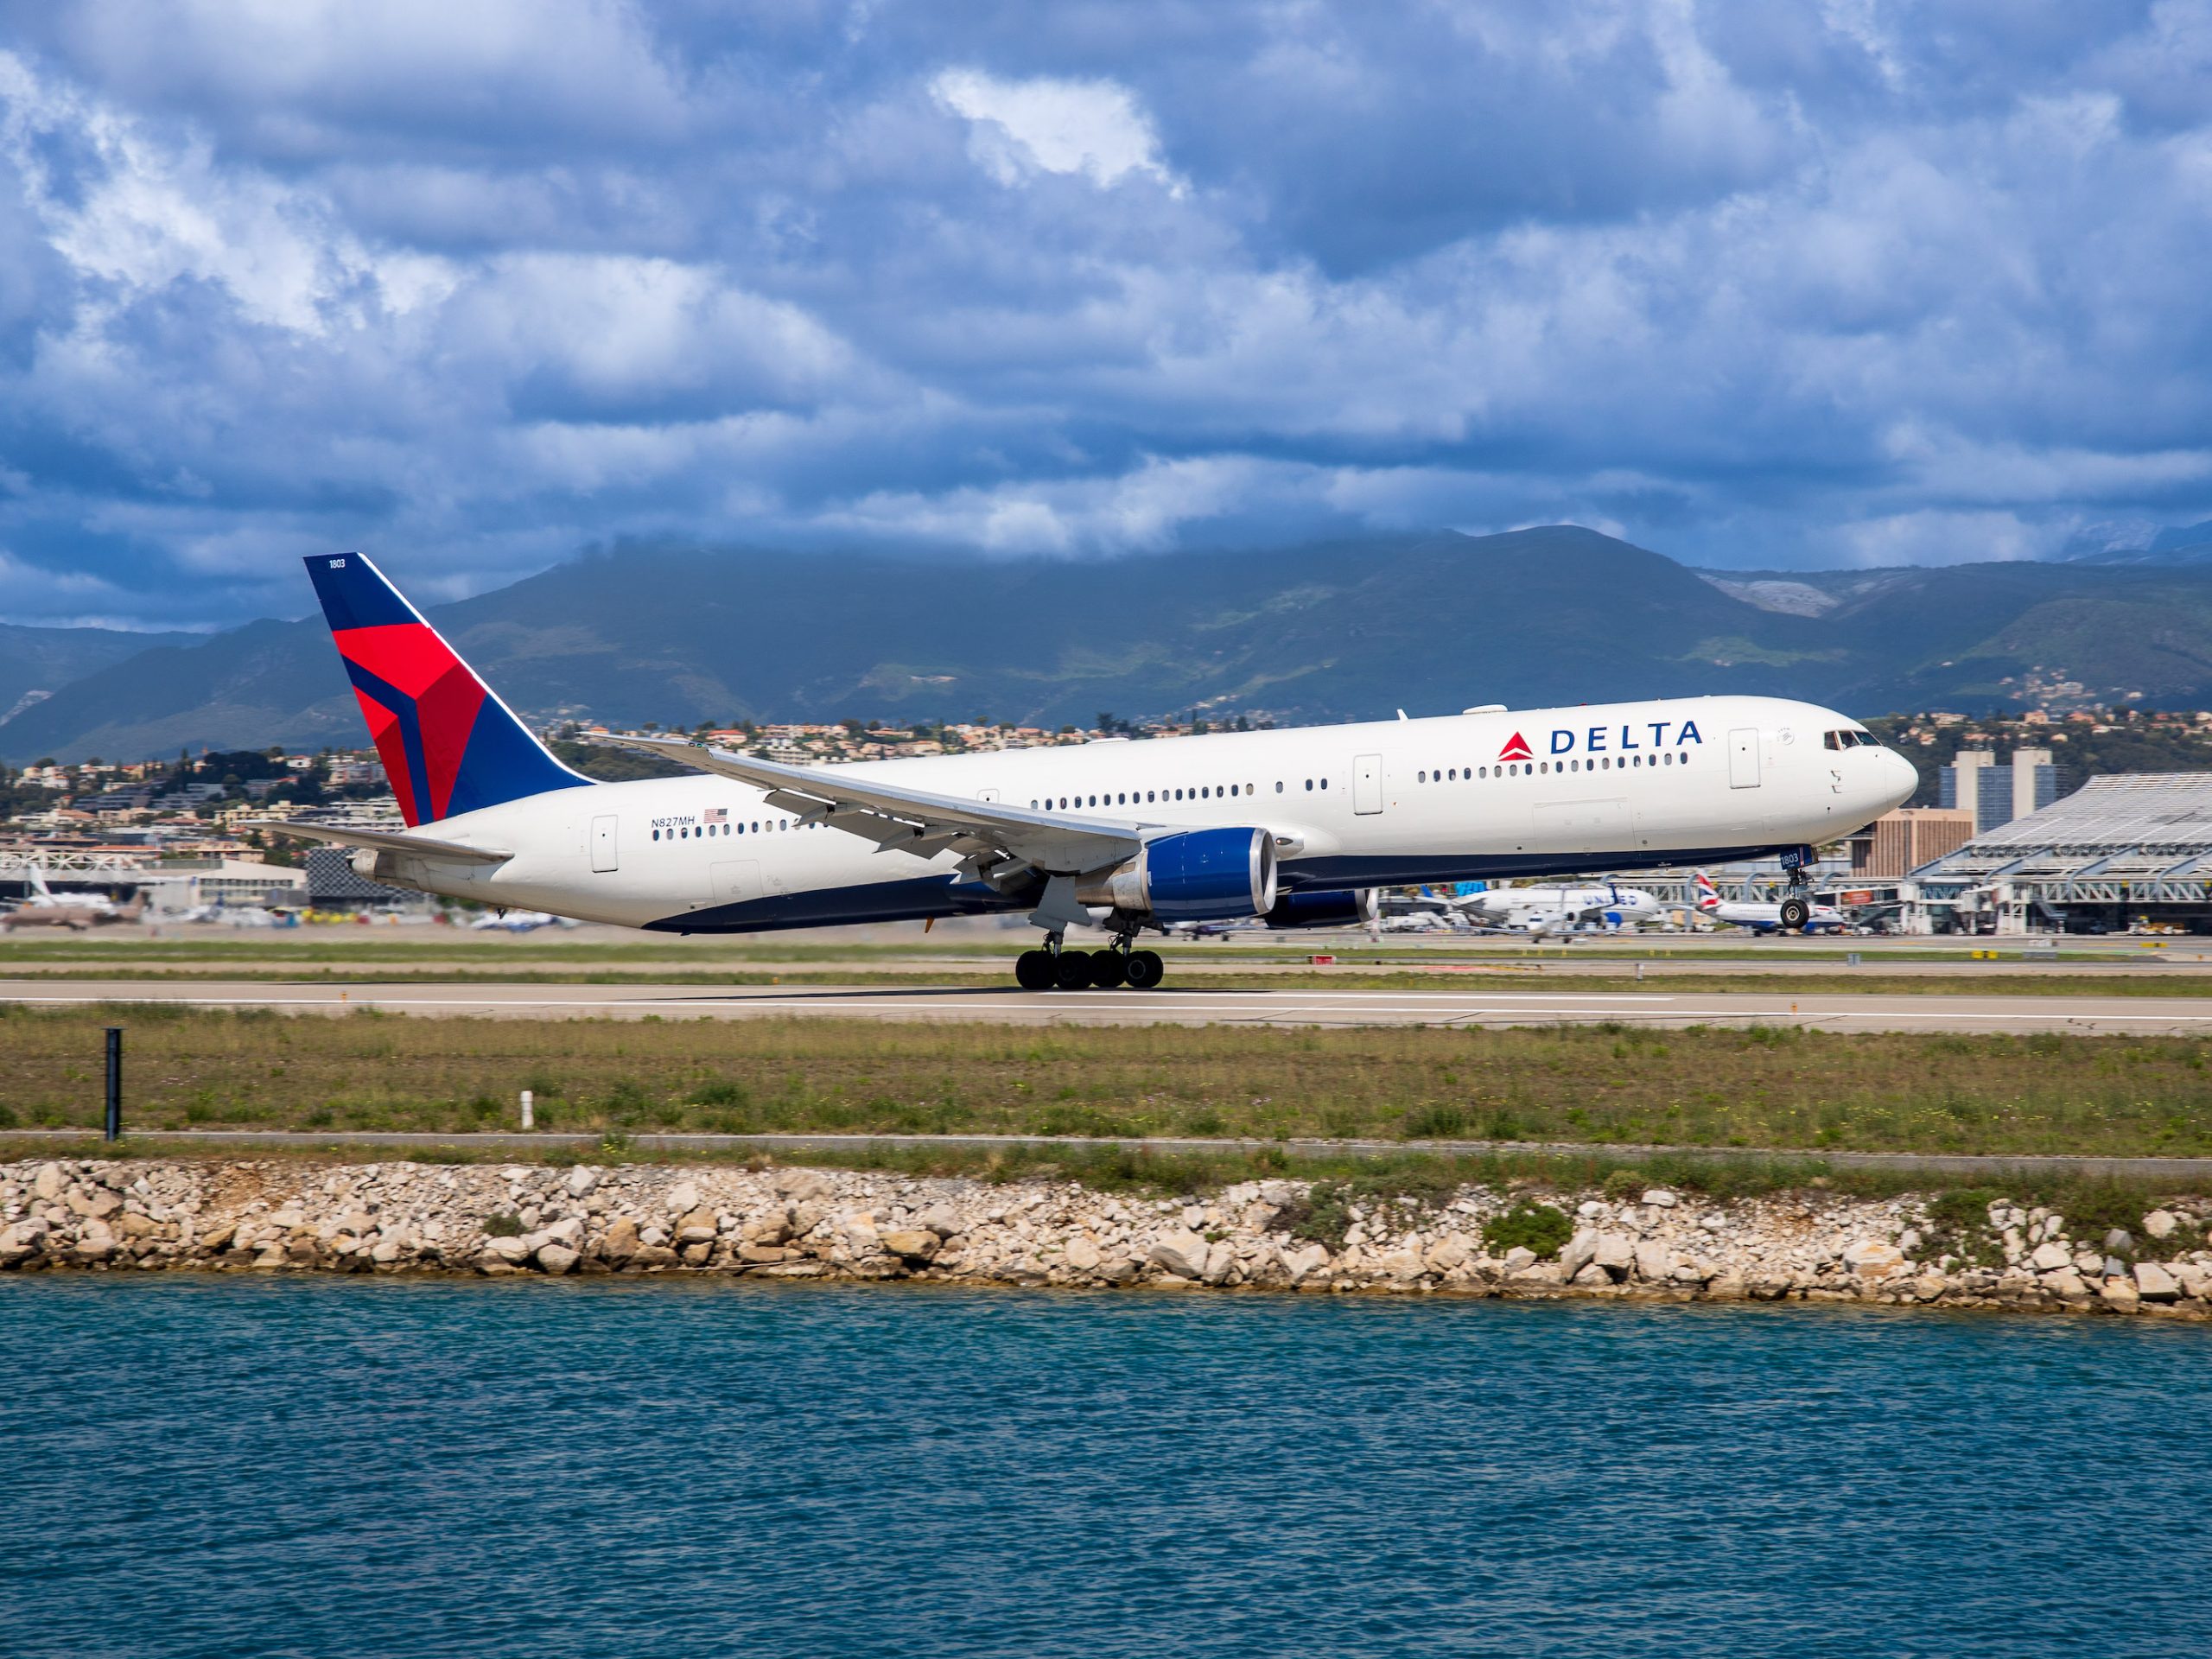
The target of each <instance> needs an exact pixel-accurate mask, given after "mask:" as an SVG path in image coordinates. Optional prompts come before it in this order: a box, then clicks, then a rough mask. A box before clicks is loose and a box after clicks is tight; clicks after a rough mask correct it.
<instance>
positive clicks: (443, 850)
mask: <svg viewBox="0 0 2212 1659" xmlns="http://www.w3.org/2000/svg"><path fill="white" fill-rule="evenodd" d="M240 827H241V828H243V829H265V830H267V831H269V832H270V834H271V835H278V836H299V837H300V838H301V839H302V840H304V841H327V842H330V843H331V844H332V845H333V846H337V847H366V848H370V849H374V850H375V851H377V852H379V853H397V854H398V855H401V856H402V857H405V858H435V859H441V860H443V861H445V862H447V863H451V864H504V863H505V862H506V861H508V860H509V859H511V858H512V857H513V856H514V855H513V854H512V853H509V852H501V851H499V850H498V849H495V848H490V847H469V846H465V845H463V844H462V843H461V842H458V841H441V840H439V839H438V838H437V837H436V836H411V835H408V834H405V833H404V832H403V831H401V830H397V829H342V828H340V826H338V825H336V824H328V823H292V822H290V821H289V820H287V819H283V818H251V819H248V820H247V821H246V822H245V823H244V824H242V825H241V826H240Z"/></svg>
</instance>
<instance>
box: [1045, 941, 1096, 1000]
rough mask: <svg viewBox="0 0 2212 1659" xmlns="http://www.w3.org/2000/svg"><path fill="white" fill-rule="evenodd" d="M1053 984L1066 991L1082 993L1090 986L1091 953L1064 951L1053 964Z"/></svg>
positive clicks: (1086, 951) (1085, 951)
mask: <svg viewBox="0 0 2212 1659" xmlns="http://www.w3.org/2000/svg"><path fill="white" fill-rule="evenodd" d="M1052 982H1053V983H1054V984H1056V985H1058V987H1059V988H1061V989H1062V990H1064V991H1080V990H1084V989H1085V988H1088V987H1089V986H1090V951H1088V950H1063V951H1061V952H1060V954H1059V958H1058V960H1057V961H1056V962H1054V963H1053V964H1052Z"/></svg>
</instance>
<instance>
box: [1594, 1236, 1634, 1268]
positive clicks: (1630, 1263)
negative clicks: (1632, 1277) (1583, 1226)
mask: <svg viewBox="0 0 2212 1659" xmlns="http://www.w3.org/2000/svg"><path fill="white" fill-rule="evenodd" d="M1590 1259H1591V1260H1592V1262H1595V1263H1596V1264H1597V1265H1598V1266H1599V1267H1601V1268H1604V1269H1605V1273H1606V1274H1607V1276H1608V1277H1610V1278H1613V1279H1625V1278H1627V1277H1628V1270H1629V1269H1630V1268H1632V1267H1634V1266H1635V1265H1636V1245H1635V1243H1634V1242H1633V1241H1632V1240H1631V1239H1630V1237H1629V1236H1628V1235H1627V1234H1626V1233H1600V1234H1599V1235H1598V1249H1597V1250H1596V1252H1595V1253H1594V1254H1593V1255H1592V1256H1591V1258H1590Z"/></svg>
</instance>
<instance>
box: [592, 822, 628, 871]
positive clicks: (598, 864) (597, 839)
mask: <svg viewBox="0 0 2212 1659" xmlns="http://www.w3.org/2000/svg"><path fill="white" fill-rule="evenodd" d="M620 822H621V820H620V819H619V818H618V817H615V815H614V814H613V813H612V812H607V813H602V814H601V816H599V817H595V818H594V819H593V820H592V821H591V867H592V868H593V869H594V871H596V872H599V873H600V874H605V873H606V872H607V871H608V870H613V869H619V868H620V861H619V860H618V858H617V855H616V848H615V843H614V830H615V826H616V825H617V824H618V823H620Z"/></svg>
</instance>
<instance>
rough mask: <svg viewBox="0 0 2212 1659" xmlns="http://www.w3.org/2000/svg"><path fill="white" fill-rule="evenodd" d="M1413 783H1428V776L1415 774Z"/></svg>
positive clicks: (1425, 773)
mask: <svg viewBox="0 0 2212 1659" xmlns="http://www.w3.org/2000/svg"><path fill="white" fill-rule="evenodd" d="M1427 781H1428V774H1427V772H1415V773H1414V782H1415V783H1417V784H1425V783H1427Z"/></svg>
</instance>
